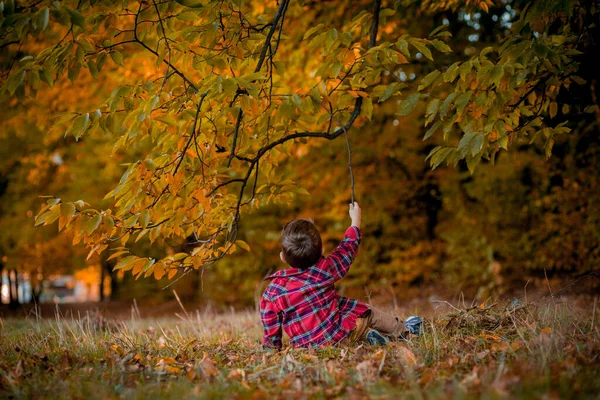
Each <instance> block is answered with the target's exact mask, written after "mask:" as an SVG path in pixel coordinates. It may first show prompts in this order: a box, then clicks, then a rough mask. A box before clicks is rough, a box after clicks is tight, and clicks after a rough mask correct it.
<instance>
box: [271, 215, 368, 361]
mask: <svg viewBox="0 0 600 400" xmlns="http://www.w3.org/2000/svg"><path fill="white" fill-rule="evenodd" d="M360 237H361V236H360V230H359V229H358V228H357V227H355V226H351V227H350V228H348V229H347V230H346V234H345V235H344V239H343V240H342V242H341V243H340V245H339V246H338V248H337V249H336V250H335V251H334V252H333V253H331V254H330V255H329V257H327V258H325V257H321V259H320V260H319V261H318V262H317V263H316V264H315V265H313V266H312V267H309V268H305V269H299V268H288V269H284V270H281V271H277V272H276V273H274V274H273V275H271V276H269V277H267V278H265V280H267V279H272V282H271V283H270V284H269V286H267V288H266V289H265V292H264V293H263V296H262V299H261V301H260V318H261V321H262V324H263V326H264V333H263V340H262V342H263V345H264V346H265V347H269V348H273V347H275V348H278V349H280V348H281V332H282V328H283V330H285V333H287V335H288V336H289V337H290V342H291V343H292V345H293V346H294V347H307V346H321V345H330V344H335V343H338V342H339V341H341V340H342V339H344V338H345V337H346V336H348V335H349V334H350V332H351V331H352V330H353V329H354V328H356V319H357V318H358V317H360V316H361V315H362V314H364V313H365V312H366V311H367V310H368V309H369V306H368V305H367V304H365V303H363V302H361V301H358V300H353V299H348V298H346V297H342V296H338V295H337V294H336V292H335V287H334V283H335V282H336V281H338V280H340V279H342V278H343V277H344V275H346V273H347V272H348V270H349V269H350V265H351V264H352V261H353V260H354V256H355V255H356V252H357V250H358V244H359V243H360Z"/></svg>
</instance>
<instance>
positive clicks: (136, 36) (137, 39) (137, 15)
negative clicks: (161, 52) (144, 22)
mask: <svg viewBox="0 0 600 400" xmlns="http://www.w3.org/2000/svg"><path fill="white" fill-rule="evenodd" d="M142 4H143V2H141V3H140V7H139V8H138V11H137V12H136V14H135V21H134V26H133V38H134V40H135V41H136V42H137V43H139V44H140V45H141V46H142V47H143V48H145V49H146V50H148V51H149V52H150V53H152V54H154V55H155V56H156V57H158V52H157V51H155V50H154V49H152V48H151V47H149V46H148V45H147V44H146V43H144V42H143V41H142V40H140V38H139V37H138V34H137V27H138V24H139V22H138V19H139V16H140V12H141V10H142ZM167 46H168V44H167ZM162 61H163V62H164V63H165V64H167V66H168V67H170V68H171V69H172V70H173V71H174V72H175V73H176V74H177V75H179V76H180V77H181V79H183V81H184V82H185V83H187V84H188V85H190V86H191V87H192V88H193V89H194V91H195V92H196V93H197V92H198V91H199V90H198V88H197V87H196V85H194V84H193V83H192V81H190V80H189V79H188V78H187V77H186V76H185V75H184V74H183V72H181V71H179V70H178V69H177V68H176V67H175V66H174V65H173V64H171V63H170V62H169V61H168V60H165V59H163V60H162Z"/></svg>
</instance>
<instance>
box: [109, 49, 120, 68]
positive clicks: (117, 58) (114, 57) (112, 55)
mask: <svg viewBox="0 0 600 400" xmlns="http://www.w3.org/2000/svg"><path fill="white" fill-rule="evenodd" d="M109 54H110V58H112V60H113V61H114V62H115V63H116V64H117V65H123V54H121V52H120V51H118V50H113V51H111V52H110V53H109Z"/></svg>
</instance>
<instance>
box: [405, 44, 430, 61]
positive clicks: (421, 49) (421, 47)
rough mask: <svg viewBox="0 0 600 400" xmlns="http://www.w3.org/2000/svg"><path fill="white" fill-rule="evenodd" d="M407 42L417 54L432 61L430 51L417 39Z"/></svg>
mask: <svg viewBox="0 0 600 400" xmlns="http://www.w3.org/2000/svg"><path fill="white" fill-rule="evenodd" d="M409 42H410V44H412V45H413V46H414V47H415V49H417V51H418V52H419V53H421V54H423V55H424V56H425V57H427V58H428V59H430V60H431V61H433V55H432V54H431V50H429V48H427V46H426V45H424V44H423V43H421V42H420V41H419V40H418V39H409Z"/></svg>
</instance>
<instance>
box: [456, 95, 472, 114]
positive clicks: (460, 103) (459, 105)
mask: <svg viewBox="0 0 600 400" xmlns="http://www.w3.org/2000/svg"><path fill="white" fill-rule="evenodd" d="M472 95H473V92H471V91H468V92H466V93H463V94H461V95H460V97H459V98H458V99H457V100H456V104H455V105H456V115H460V114H462V112H463V110H464V109H465V107H466V106H467V104H469V100H470V99H471V96H472Z"/></svg>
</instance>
